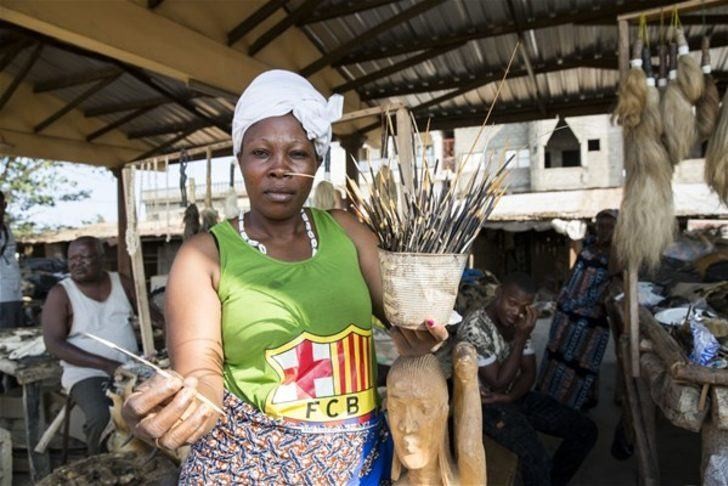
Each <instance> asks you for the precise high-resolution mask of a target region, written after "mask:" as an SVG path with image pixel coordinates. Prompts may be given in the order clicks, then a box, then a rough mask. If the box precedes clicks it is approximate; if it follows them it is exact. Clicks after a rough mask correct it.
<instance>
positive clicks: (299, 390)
mask: <svg viewBox="0 0 728 486" xmlns="http://www.w3.org/2000/svg"><path fill="white" fill-rule="evenodd" d="M265 357H266V361H267V362H268V364H270V365H271V367H273V369H275V370H276V373H277V374H278V375H279V377H280V380H281V383H280V384H279V385H278V386H277V387H275V388H274V389H273V390H272V391H271V393H270V394H269V395H268V398H267V400H266V413H268V414H270V415H273V416H278V417H286V418H291V419H295V420H304V421H312V422H331V421H339V420H345V419H350V418H354V417H361V416H363V415H366V414H368V413H370V412H371V411H372V410H374V407H375V406H376V399H375V393H374V389H375V385H376V384H375V383H374V374H373V373H372V369H373V356H372V332H371V330H366V329H360V328H358V327H356V326H354V325H353V324H352V325H350V326H349V327H347V328H346V329H344V330H343V331H341V332H339V333H337V334H335V335H333V336H316V335H313V334H310V333H308V332H304V333H302V334H301V335H300V336H298V337H296V338H295V339H293V340H292V341H290V342H288V343H286V344H284V345H283V346H280V347H278V348H275V349H271V350H268V351H266V354H265Z"/></svg>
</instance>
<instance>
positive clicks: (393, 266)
mask: <svg viewBox="0 0 728 486" xmlns="http://www.w3.org/2000/svg"><path fill="white" fill-rule="evenodd" d="M467 261H468V255H467V254H462V255H461V254H445V255H432V254H426V253H392V252H389V251H386V250H382V249H379V269H380V271H381V274H382V286H383V292H384V315H385V316H386V318H387V320H388V321H389V323H390V324H392V325H394V326H399V327H406V328H409V329H421V328H422V323H423V322H425V320H427V319H432V320H433V321H435V322H436V323H438V324H447V322H448V321H449V320H450V315H451V314H452V310H453V307H454V306H455V299H456V298H457V295H458V285H459V284H460V277H461V276H462V274H463V269H464V268H465V264H466V263H467Z"/></svg>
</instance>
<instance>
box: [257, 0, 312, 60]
mask: <svg viewBox="0 0 728 486" xmlns="http://www.w3.org/2000/svg"><path fill="white" fill-rule="evenodd" d="M321 1H322V0H305V1H304V2H303V4H301V6H300V7H298V8H297V9H296V10H294V11H292V12H291V13H289V14H288V15H286V17H285V18H284V19H282V20H281V21H280V22H278V23H277V24H276V25H274V26H273V27H271V28H270V29H268V30H267V31H266V32H264V33H263V34H261V36H260V37H258V38H257V39H255V41H254V42H253V43H252V44H251V45H250V47H249V48H248V55H249V56H251V57H252V56H254V55H256V54H257V53H258V52H260V51H261V50H262V49H263V48H264V47H265V46H267V45H268V44H270V43H271V42H273V41H274V40H275V39H276V38H277V37H278V36H279V35H281V34H282V33H283V32H285V31H286V30H288V28H289V27H293V25H295V24H296V23H297V22H299V21H300V20H302V19H303V18H305V17H307V16H308V15H309V14H310V13H311V12H313V11H314V9H315V8H316V7H318V5H319V4H320V3H321Z"/></svg>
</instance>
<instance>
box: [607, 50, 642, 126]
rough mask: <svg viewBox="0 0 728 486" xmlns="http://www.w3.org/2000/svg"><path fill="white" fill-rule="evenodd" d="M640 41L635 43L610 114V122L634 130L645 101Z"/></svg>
mask: <svg viewBox="0 0 728 486" xmlns="http://www.w3.org/2000/svg"><path fill="white" fill-rule="evenodd" d="M641 56H642V41H640V40H638V41H637V42H635V45H634V48H633V51H632V59H631V60H630V66H631V67H630V70H629V71H628V72H627V75H626V76H625V77H624V80H623V81H622V83H621V84H620V86H619V93H618V95H619V98H618V100H617V107H616V109H615V110H614V113H613V114H612V120H613V121H614V120H616V121H617V123H619V124H620V125H622V126H623V127H624V128H626V129H628V128H634V127H636V126H637V125H638V124H639V122H640V116H641V114H642V111H643V110H644V109H645V101H646V100H647V85H646V84H645V72H644V71H643V70H642V57H641Z"/></svg>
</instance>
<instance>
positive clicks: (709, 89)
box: [695, 36, 720, 142]
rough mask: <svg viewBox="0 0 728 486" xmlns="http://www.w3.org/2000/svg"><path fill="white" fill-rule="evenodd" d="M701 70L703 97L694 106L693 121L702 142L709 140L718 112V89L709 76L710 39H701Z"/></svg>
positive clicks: (706, 37)
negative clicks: (703, 81)
mask: <svg viewBox="0 0 728 486" xmlns="http://www.w3.org/2000/svg"><path fill="white" fill-rule="evenodd" d="M702 53H703V57H702V61H701V63H700V64H701V65H702V70H703V77H704V80H705V89H704V90H703V96H701V97H700V99H699V100H698V102H697V103H696V104H695V120H696V123H697V127H698V137H699V138H698V141H700V142H704V141H706V140H708V138H710V136H711V135H712V134H713V130H714V129H715V123H716V121H718V111H719V110H720V95H719V94H718V87H717V86H716V85H715V79H713V75H712V74H711V65H710V37H708V36H705V37H703V45H702Z"/></svg>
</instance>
